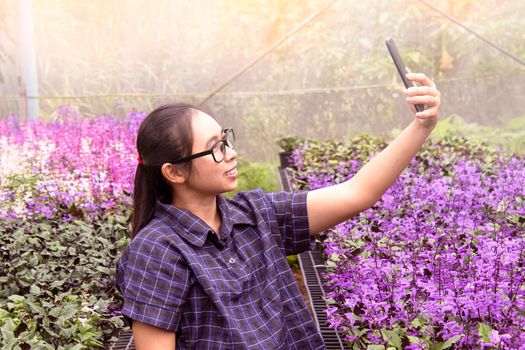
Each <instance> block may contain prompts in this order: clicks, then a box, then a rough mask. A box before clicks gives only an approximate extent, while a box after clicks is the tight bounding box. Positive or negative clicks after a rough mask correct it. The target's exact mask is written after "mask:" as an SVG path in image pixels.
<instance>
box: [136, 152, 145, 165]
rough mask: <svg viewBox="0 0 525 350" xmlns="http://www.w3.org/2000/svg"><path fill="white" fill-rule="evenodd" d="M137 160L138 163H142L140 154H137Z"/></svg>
mask: <svg viewBox="0 0 525 350" xmlns="http://www.w3.org/2000/svg"><path fill="white" fill-rule="evenodd" d="M137 161H138V162H139V164H144V161H143V160H142V158H140V154H139V155H138V156H137Z"/></svg>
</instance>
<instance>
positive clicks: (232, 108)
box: [0, 0, 525, 161]
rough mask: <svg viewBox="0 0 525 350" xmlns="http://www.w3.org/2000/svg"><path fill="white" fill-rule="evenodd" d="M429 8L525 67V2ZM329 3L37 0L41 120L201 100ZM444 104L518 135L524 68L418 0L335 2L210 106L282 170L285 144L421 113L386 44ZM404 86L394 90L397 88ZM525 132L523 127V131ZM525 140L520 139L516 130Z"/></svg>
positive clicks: (8, 108)
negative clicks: (280, 142)
mask: <svg viewBox="0 0 525 350" xmlns="http://www.w3.org/2000/svg"><path fill="white" fill-rule="evenodd" d="M430 2H431V3H432V4H433V5H435V6H437V7H438V8H440V9H442V10H443V11H445V12H447V13H449V14H451V15H453V16H454V17H456V18H458V19H459V20H460V21H462V22H463V23H465V24H466V25H468V26H470V27H471V28H472V29H474V30H476V31H477V32H478V33H480V34H482V35H484V36H485V37H486V38H487V39H489V40H492V41H493V42H495V43H496V44H498V45H500V46H501V47H503V48H505V49H507V50H508V51H510V52H511V53H513V54H515V55H517V56H519V57H525V40H524V39H525V2H523V1H517V0H515V1H503V2H502V1H497V0H479V1H473V0H458V1H452V0H434V1H430ZM326 3H327V1H326V0H308V1H299V0H291V1H290V0H286V1H285V0H274V1H266V0H250V1H246V0H221V1H212V0H195V1H191V2H185V1H170V0H158V1H152V2H147V1H125V2H124V1H101V0H96V1H93V0H89V1H88V0H78V1H74V2H71V1H67V0H39V1H34V3H33V7H34V22H35V41H36V46H37V47H36V50H37V64H38V78H39V91H40V94H41V96H42V98H41V99H40V108H41V117H42V118H48V119H51V118H54V116H55V114H54V111H55V110H56V109H57V107H58V106H60V105H62V104H66V103H67V104H71V105H73V106H75V107H76V108H78V109H79V110H80V112H81V113H82V114H83V115H87V116H90V115H93V116H94V115H97V114H102V113H106V114H107V113H109V114H114V115H117V116H124V115H125V114H126V113H127V112H129V111H133V110H140V111H149V110H151V109H152V108H154V107H155V106H157V105H159V104H161V103H164V102H167V101H190V102H198V101H200V100H201V99H202V98H203V97H204V96H206V94H207V93H208V92H210V91H211V90H212V89H213V88H215V87H216V86H217V85H218V84H220V83H221V82H223V81H224V80H225V79H226V78H227V77H229V76H230V75H231V74H233V73H234V72H236V71H237V70H239V69H240V68H241V67H242V66H243V65H244V64H246V63H247V62H249V61H250V60H252V59H253V58H254V57H256V56H257V55H258V54H260V53H261V52H263V51H264V50H265V49H266V48H267V47H269V46H270V45H271V44H273V43H274V42H276V41H277V40H279V39H280V38H282V37H283V36H284V35H286V33H288V32H289V31H290V30H292V29H293V28H295V27H296V26H297V25H298V24H299V23H301V22H302V21H303V20H304V19H305V18H307V17H308V16H310V15H311V14H313V13H315V12H316V11H317V10H318V9H319V8H321V7H322V6H324V5H325V4H326ZM0 4H1V6H0V10H1V11H2V13H1V15H0V60H2V69H0V71H1V72H2V74H3V76H4V79H3V81H2V83H1V84H0V94H1V95H2V96H3V99H2V100H1V105H0V117H2V118H5V117H6V116H7V115H9V114H12V113H18V112H19V111H18V108H19V106H18V101H17V99H16V96H17V95H18V94H19V91H18V83H17V68H16V62H15V61H13V62H9V60H8V59H6V58H7V57H10V56H12V57H14V56H15V55H14V52H15V49H16V46H15V41H13V40H10V39H9V38H8V35H9V34H8V33H9V32H10V31H9V28H10V27H11V26H13V24H14V23H13V21H14V16H13V14H14V7H15V0H3V2H1V3H0ZM388 36H392V37H393V38H394V39H395V41H396V43H397V46H398V48H399V49H400V52H401V54H402V56H403V58H404V59H405V63H406V64H407V65H408V66H409V68H410V69H411V70H413V71H422V72H425V73H427V75H429V76H430V77H431V78H432V79H434V80H435V81H436V83H437V84H438V85H439V88H440V90H441V91H442V93H443V107H442V116H443V118H445V117H446V116H449V115H459V116H461V117H462V119H463V120H464V121H465V122H466V123H477V124H480V125H484V126H487V127H503V128H505V127H507V126H508V125H509V123H511V124H512V125H516V124H519V122H518V123H517V122H516V120H517V119H519V118H524V117H525V112H524V109H523V107H522V104H521V94H522V93H523V91H524V87H525V74H524V72H525V69H524V67H523V66H522V65H520V64H518V63H516V62H515V61H513V60H511V59H510V58H508V57H506V56H504V55H502V54H501V53H500V52H498V51H497V50H495V49H493V48H492V47H490V46H488V45H487V44H485V43H484V42H482V41H481V40H479V39H477V38H475V37H474V36H472V35H471V34H469V33H467V32H466V31H464V30H463V29H462V28H460V27H458V26H457V25H455V24H454V23H452V22H450V21H448V20H447V19H446V18H444V17H443V16H442V15H440V14H439V13H437V12H435V11H433V10H431V9H430V8H429V7H427V6H425V5H424V4H423V3H422V2H421V1H418V0H370V1H366V2H364V1H358V0H347V1H338V2H336V3H335V4H334V5H333V6H331V7H330V8H329V9H328V10H327V11H325V12H324V13H323V14H322V15H321V16H320V17H318V18H317V19H316V20H315V21H313V22H312V23H310V24H308V25H307V26H306V27H305V28H303V29H302V30H301V31H299V32H298V33H296V34H295V35H294V36H293V37H291V38H290V39H289V40H288V41H286V42H285V43H284V44H283V45H281V46H279V47H278V48H277V49H276V50H275V51H273V52H272V53H271V54H270V55H269V56H267V57H266V58H264V59H263V60H262V61H261V62H259V63H258V64H256V65H255V66H254V67H252V68H251V69H250V70H248V71H247V72H246V73H244V74H243V75H242V76H241V77H239V78H238V79H236V80H235V81H233V82H232V84H230V85H229V86H227V87H226V88H225V89H224V90H223V91H221V92H220V93H219V94H218V95H217V96H215V97H214V98H213V99H211V100H210V101H209V103H208V106H209V107H210V108H211V110H212V111H213V112H214V114H215V115H216V116H217V117H218V119H219V120H220V121H221V122H222V123H223V124H224V125H232V126H234V127H235V128H236V130H237V135H238V136H239V144H240V148H241V152H242V154H243V155H245V156H247V157H248V158H250V159H253V160H259V161H275V160H276V157H277V151H278V146H277V144H276V140H277V138H279V137H280V136H282V135H288V134H297V135H300V136H305V137H315V138H333V137H335V138H339V139H347V138H350V137H351V136H353V135H356V134H358V133H360V132H370V133H374V134H384V135H386V134H388V133H389V132H390V131H391V130H392V129H393V128H403V127H404V126H406V125H407V124H408V123H409V122H410V120H411V118H412V117H411V115H410V113H409V111H408V108H407V106H406V104H405V102H404V98H403V96H402V93H401V88H400V85H399V78H398V77H397V72H396V70H395V68H394V66H393V64H392V62H391V59H390V57H389V55H388V53H387V50H386V47H385V45H384V39H385V38H386V37H388ZM393 84H396V85H393ZM519 120H521V119H519ZM519 130H521V129H519Z"/></svg>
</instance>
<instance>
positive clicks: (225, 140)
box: [171, 128, 235, 164]
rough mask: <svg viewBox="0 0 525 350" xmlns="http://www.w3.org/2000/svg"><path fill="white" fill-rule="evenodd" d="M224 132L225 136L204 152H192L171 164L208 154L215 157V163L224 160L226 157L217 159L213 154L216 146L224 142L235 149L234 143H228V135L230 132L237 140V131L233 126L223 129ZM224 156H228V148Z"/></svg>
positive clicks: (226, 145)
mask: <svg viewBox="0 0 525 350" xmlns="http://www.w3.org/2000/svg"><path fill="white" fill-rule="evenodd" d="M222 132H223V133H224V137H223V138H222V139H220V140H219V141H217V142H215V143H214V144H213V145H212V146H211V148H210V149H209V150H207V151H203V152H199V153H195V154H192V155H191V156H188V157H184V158H180V159H177V160H174V161H173V162H171V164H178V163H184V162H189V161H190V160H192V159H195V158H199V157H204V156H207V155H208V154H211V156H212V157H213V160H214V161H215V163H220V162H222V161H223V160H224V157H222V159H221V160H219V161H217V159H215V155H214V154H213V150H214V149H215V147H217V145H218V144H219V143H221V142H222V143H223V144H224V146H225V147H228V148H231V149H233V148H234V145H230V144H228V140H227V137H228V134H229V133H231V134H232V136H233V141H234V142H235V132H234V131H233V128H226V129H223V131H222ZM223 154H224V156H226V149H225V150H224V152H223Z"/></svg>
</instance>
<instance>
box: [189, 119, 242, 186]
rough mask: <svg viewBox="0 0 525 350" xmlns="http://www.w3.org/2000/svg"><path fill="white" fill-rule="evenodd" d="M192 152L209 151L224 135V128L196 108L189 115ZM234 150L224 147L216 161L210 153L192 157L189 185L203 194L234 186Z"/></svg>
mask: <svg viewBox="0 0 525 350" xmlns="http://www.w3.org/2000/svg"><path fill="white" fill-rule="evenodd" d="M192 129H193V149H192V152H191V154H195V153H199V152H203V151H207V150H209V149H210V148H211V147H212V146H213V145H214V144H215V143H216V142H217V141H219V140H220V139H221V138H222V137H223V136H224V134H223V128H222V127H221V126H220V125H219V124H218V123H217V121H216V120H215V119H213V118H212V117H210V116H209V115H208V114H206V113H204V112H201V111H197V112H196V113H195V114H194V116H193V118H192ZM237 177H238V174H237V152H235V150H233V149H231V148H229V147H226V154H225V155H224V160H223V161H222V162H220V163H217V162H215V161H214V160H213V157H212V155H211V154H208V155H206V156H203V157H198V158H195V159H193V160H192V171H191V173H190V177H189V181H188V185H189V186H190V187H191V188H192V189H193V190H195V191H197V192H199V193H202V194H210V195H216V194H218V193H224V192H229V191H233V190H234V189H235V188H236V187H237Z"/></svg>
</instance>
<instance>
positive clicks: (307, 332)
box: [116, 189, 325, 350]
mask: <svg viewBox="0 0 525 350" xmlns="http://www.w3.org/2000/svg"><path fill="white" fill-rule="evenodd" d="M306 196H307V192H306V191H298V192H275V193H266V192H264V191H262V190H260V189H257V190H253V191H247V192H241V193H238V194H237V195H235V196H234V197H233V198H232V199H231V200H227V199H225V198H224V197H223V196H221V195H219V196H217V204H218V210H219V213H220V216H221V227H220V231H219V232H218V237H217V235H216V234H215V233H214V232H213V231H212V229H211V228H210V227H209V226H208V225H207V224H206V223H205V222H204V221H202V220H201V219H200V218H198V217H197V216H195V215H193V214H192V213H191V212H189V211H187V210H183V209H179V208H177V207H175V206H173V205H169V204H163V203H161V202H159V201H157V204H156V210H155V216H154V218H153V219H152V220H151V221H150V222H149V223H148V224H147V225H146V226H145V227H144V228H143V229H142V230H140V232H139V233H138V234H137V235H136V236H135V238H134V239H133V240H131V241H130V243H129V244H128V246H127V247H126V249H125V251H124V253H123V254H122V256H121V257H120V259H119V261H118V264H117V275H116V282H117V287H118V289H119V291H120V292H121V293H122V295H123V297H124V307H123V309H122V313H123V314H124V315H125V316H126V318H127V319H128V321H129V319H133V320H137V321H140V322H143V323H147V324H150V325H153V326H156V327H160V328H163V329H166V330H169V331H172V332H176V338H177V341H176V348H177V349H236V350H237V349H283V350H284V349H286V350H289V349H301V350H307V349H325V345H324V342H323V339H322V338H321V335H320V333H319V331H318V329H317V327H316V326H315V323H314V322H313V319H312V316H311V315H310V312H309V311H308V309H307V308H306V305H305V303H304V300H303V297H302V295H301V292H300V291H299V288H298V287H297V283H296V281H295V278H294V276H293V274H292V271H291V269H290V267H289V265H288V262H287V261H286V257H285V256H286V255H290V254H298V253H300V252H302V251H305V250H310V249H312V248H313V245H314V242H315V238H314V237H312V236H310V235H309V230H308V216H307V209H306Z"/></svg>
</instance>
